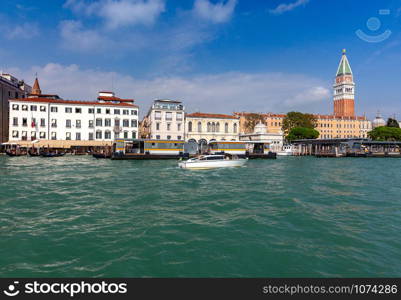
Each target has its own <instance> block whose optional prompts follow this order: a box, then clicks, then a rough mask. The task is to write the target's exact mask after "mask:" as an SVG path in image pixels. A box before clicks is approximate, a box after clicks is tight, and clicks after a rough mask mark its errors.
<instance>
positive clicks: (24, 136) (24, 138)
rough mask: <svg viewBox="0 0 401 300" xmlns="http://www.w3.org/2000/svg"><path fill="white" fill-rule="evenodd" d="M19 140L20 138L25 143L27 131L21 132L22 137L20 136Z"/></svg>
mask: <svg viewBox="0 0 401 300" xmlns="http://www.w3.org/2000/svg"><path fill="white" fill-rule="evenodd" d="M21 138H22V140H23V141H26V140H27V139H28V132H27V131H23V132H22V135H21Z"/></svg>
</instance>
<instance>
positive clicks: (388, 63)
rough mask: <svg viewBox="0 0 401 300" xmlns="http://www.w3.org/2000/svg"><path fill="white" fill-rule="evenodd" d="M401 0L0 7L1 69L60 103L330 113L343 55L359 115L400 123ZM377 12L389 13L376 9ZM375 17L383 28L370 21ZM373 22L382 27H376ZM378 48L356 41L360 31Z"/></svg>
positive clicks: (77, 0)
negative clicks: (110, 93) (105, 96)
mask: <svg viewBox="0 0 401 300" xmlns="http://www.w3.org/2000/svg"><path fill="white" fill-rule="evenodd" d="M400 8H401V1H400V0H397V1H396V0H387V1H386V0H377V1H373V0H372V1H349V0H336V1H325V0H254V1H251V0H248V1H245V0H225V1H217V0H216V1H215V0H181V1H177V0H167V1H165V0H92V1H90V0H52V1H50V0H49V1H36V0H25V1H22V0H21V1H18V0H2V1H1V6H0V69H2V70H3V71H4V72H10V73H13V74H15V75H17V76H18V77H21V78H24V79H26V80H27V81H28V82H32V80H33V77H34V74H35V72H37V73H38V74H39V79H40V81H41V84H42V89H43V90H45V91H46V92H52V93H58V94H59V95H60V96H62V97H63V98H67V99H71V98H74V99H88V100H89V99H93V98H94V97H95V96H96V91H98V90H100V89H112V88H113V89H114V90H115V91H116V93H117V94H118V95H119V96H122V97H133V98H135V99H136V101H137V104H138V105H140V107H141V110H142V112H144V111H146V110H147V109H148V107H149V105H150V102H151V101H152V100H153V99H155V98H174V99H180V100H182V101H183V102H184V103H185V104H186V106H187V110H188V111H196V110H201V111H205V112H220V113H231V112H233V111H257V112H287V111H290V110H301V111H309V112H314V113H331V111H332V102H331V101H332V90H331V87H332V84H333V80H334V75H335V72H336V68H337V66H338V62H339V59H340V56H341V50H342V48H346V49H347V54H348V58H349V60H350V63H351V67H352V68H353V71H354V77H355V82H356V84H357V87H356V91H357V97H356V103H357V104H356V106H357V112H358V113H359V114H363V113H366V114H367V115H368V116H369V117H371V118H372V117H373V116H374V115H375V112H376V111H377V110H380V111H382V113H383V114H384V115H385V116H389V115H391V114H394V113H395V114H396V115H397V116H398V118H400V119H401V108H400V97H401V85H400V82H401V72H400V70H401V54H400V53H401V51H400V50H401V9H400ZM383 10H386V11H383ZM378 22H380V23H378ZM379 25H380V26H379ZM358 29H359V30H362V31H363V32H364V33H365V34H366V35H367V36H368V37H372V38H375V39H379V37H381V34H383V33H384V32H386V30H387V31H391V34H390V35H389V36H386V38H383V40H382V41H380V42H375V43H373V42H369V41H366V40H364V38H362V39H361V38H360V37H358V35H357V34H356V31H357V30H358Z"/></svg>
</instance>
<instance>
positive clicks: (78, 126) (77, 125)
mask: <svg viewBox="0 0 401 300" xmlns="http://www.w3.org/2000/svg"><path fill="white" fill-rule="evenodd" d="M75 127H77V128H81V120H76V121H75Z"/></svg>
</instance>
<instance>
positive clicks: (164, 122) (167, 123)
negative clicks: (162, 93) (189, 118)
mask: <svg viewBox="0 0 401 300" xmlns="http://www.w3.org/2000/svg"><path fill="white" fill-rule="evenodd" d="M184 118H185V108H184V106H183V105H182V102H180V101H175V100H167V99H166V100H155V101H154V102H153V105H152V107H151V108H150V110H149V112H148V114H147V116H146V117H145V118H144V120H143V121H142V130H143V132H142V137H144V138H148V139H152V140H184V133H185V120H184Z"/></svg>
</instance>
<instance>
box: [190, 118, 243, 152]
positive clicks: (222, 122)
mask: <svg viewBox="0 0 401 300" xmlns="http://www.w3.org/2000/svg"><path fill="white" fill-rule="evenodd" d="M185 122H186V132H185V140H186V141H193V142H196V143H198V144H207V143H209V142H211V141H238V140H239V118H238V117H236V116H233V115H224V114H210V113H201V112H196V113H192V114H187V115H186V116H185Z"/></svg>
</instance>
